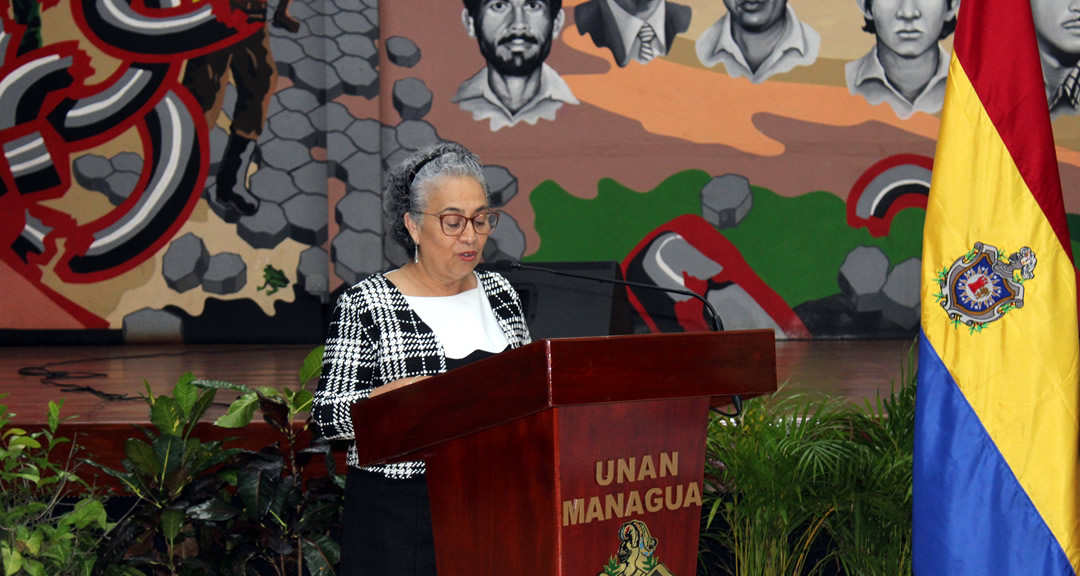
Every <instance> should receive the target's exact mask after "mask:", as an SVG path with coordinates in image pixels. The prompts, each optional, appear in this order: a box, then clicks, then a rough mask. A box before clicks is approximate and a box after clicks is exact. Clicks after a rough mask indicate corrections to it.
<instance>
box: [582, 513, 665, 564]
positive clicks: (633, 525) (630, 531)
mask: <svg viewBox="0 0 1080 576" xmlns="http://www.w3.org/2000/svg"><path fill="white" fill-rule="evenodd" d="M656 545H657V540H656V538H653V537H652V535H651V534H649V527H648V526H646V525H645V523H644V522H642V521H641V520H631V521H629V522H626V523H624V524H623V525H622V526H620V527H619V551H618V553H617V554H616V555H615V556H612V557H611V558H610V559H608V563H607V566H605V567H604V569H603V570H602V571H601V572H600V574H598V575H597V576H631V575H632V576H638V575H640V576H675V575H674V574H672V572H671V570H668V569H667V566H664V564H663V563H662V562H660V559H659V558H658V557H657V555H656Z"/></svg>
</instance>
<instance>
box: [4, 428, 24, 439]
mask: <svg viewBox="0 0 1080 576" xmlns="http://www.w3.org/2000/svg"><path fill="white" fill-rule="evenodd" d="M8 436H26V430H23V429H22V428H8V429H7V430H4V434H3V437H4V438H7V437H8Z"/></svg>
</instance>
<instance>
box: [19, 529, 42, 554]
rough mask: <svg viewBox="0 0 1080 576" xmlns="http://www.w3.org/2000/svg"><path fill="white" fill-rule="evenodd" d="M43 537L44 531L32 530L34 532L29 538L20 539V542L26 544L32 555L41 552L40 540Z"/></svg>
mask: <svg viewBox="0 0 1080 576" xmlns="http://www.w3.org/2000/svg"><path fill="white" fill-rule="evenodd" d="M44 539H45V533H44V532H42V531H41V530H34V533H33V534H31V535H30V537H29V538H26V539H24V540H22V543H23V544H25V545H26V549H27V550H29V551H30V553H31V554H33V555H34V556H38V555H40V554H41V542H42V541H43V540H44Z"/></svg>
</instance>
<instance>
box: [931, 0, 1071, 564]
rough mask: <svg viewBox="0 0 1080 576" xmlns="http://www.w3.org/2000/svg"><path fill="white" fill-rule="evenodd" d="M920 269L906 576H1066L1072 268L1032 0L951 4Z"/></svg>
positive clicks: (969, 0) (967, 0) (976, 0)
mask: <svg viewBox="0 0 1080 576" xmlns="http://www.w3.org/2000/svg"><path fill="white" fill-rule="evenodd" d="M922 266H923V273H922V288H921V298H922V300H921V301H922V331H921V335H920V340H919V369H918V387H917V396H916V398H917V399H916V419H915V463H914V486H913V491H914V496H913V497H914V508H913V511H912V513H913V526H912V528H913V545H912V565H913V569H914V573H915V574H916V576H927V575H930V574H948V575H959V574H979V575H984V574H991V575H993V574H1009V575H1029V574H1030V575H1039V576H1044V575H1052V574H1054V575H1056V574H1075V573H1076V571H1077V568H1078V566H1080V520H1078V518H1080V509H1078V498H1077V494H1078V492H1080V484H1078V474H1077V470H1078V467H1080V466H1078V455H1077V444H1078V433H1080V429H1078V422H1077V409H1078V398H1080V395H1078V356H1080V352H1078V347H1080V346H1078V340H1077V305H1076V272H1075V269H1074V267H1073V262H1072V253H1071V249H1070V243H1069V236H1068V229H1067V227H1066V224H1065V211H1064V207H1063V203H1062V197H1061V182H1060V179H1059V176H1058V169H1057V158H1056V155H1055V152H1054V141H1053V135H1052V132H1051V128H1050V118H1049V113H1048V110H1047V102H1046V92H1045V88H1044V87H1043V76H1042V69H1041V65H1040V60H1039V53H1038V48H1037V45H1036V38H1035V29H1034V25H1033V22H1032V15H1031V8H1030V5H1029V3H1028V0H964V1H963V2H962V3H961V5H960V14H959V16H958V19H957V30H956V36H955V40H954V44H953V54H952V59H951V61H950V66H949V80H948V87H947V90H946V96H945V105H944V108H943V110H942V117H941V128H940V134H939V137H938V144H937V153H936V155H935V159H934V170H933V176H932V179H931V185H930V197H929V199H928V202H927V209H926V223H925V229H924V238H923V260H922Z"/></svg>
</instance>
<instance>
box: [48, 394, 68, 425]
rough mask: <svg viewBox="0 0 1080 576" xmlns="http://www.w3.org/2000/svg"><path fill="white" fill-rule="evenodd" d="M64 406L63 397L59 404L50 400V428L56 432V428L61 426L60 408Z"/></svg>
mask: <svg viewBox="0 0 1080 576" xmlns="http://www.w3.org/2000/svg"><path fill="white" fill-rule="evenodd" d="M63 406H64V399H63V398H61V399H60V403H59V404H57V403H56V402H53V401H52V400H49V430H51V431H53V432H56V428H57V427H58V426H60V408H61V407H63Z"/></svg>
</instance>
